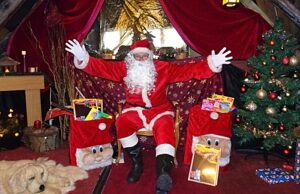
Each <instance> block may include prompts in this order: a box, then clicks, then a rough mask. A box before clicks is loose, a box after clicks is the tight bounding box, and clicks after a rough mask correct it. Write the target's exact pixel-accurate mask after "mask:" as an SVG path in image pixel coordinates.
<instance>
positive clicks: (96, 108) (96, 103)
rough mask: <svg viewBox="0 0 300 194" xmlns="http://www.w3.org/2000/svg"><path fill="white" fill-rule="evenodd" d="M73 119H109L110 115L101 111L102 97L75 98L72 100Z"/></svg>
mask: <svg viewBox="0 0 300 194" xmlns="http://www.w3.org/2000/svg"><path fill="white" fill-rule="evenodd" d="M73 111H74V119H75V120H80V121H91V120H96V119H99V118H101V117H103V118H109V119H111V118H112V117H111V115H109V114H106V113H104V112H103V100H102V99H89V98H83V99H75V100H73Z"/></svg>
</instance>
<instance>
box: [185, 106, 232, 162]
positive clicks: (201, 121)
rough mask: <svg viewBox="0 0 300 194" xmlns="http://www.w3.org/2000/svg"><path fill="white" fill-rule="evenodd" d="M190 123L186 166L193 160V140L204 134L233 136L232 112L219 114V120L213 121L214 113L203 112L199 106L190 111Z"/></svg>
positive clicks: (186, 147)
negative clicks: (212, 115)
mask: <svg viewBox="0 0 300 194" xmlns="http://www.w3.org/2000/svg"><path fill="white" fill-rule="evenodd" d="M189 112H190V113H189V121H188V128H187V136H186V143H185V153H184V164H186V165H190V163H191V159H192V148H191V146H192V138H193V136H201V135H203V134H216V135H220V136H225V137H229V138H230V137H231V135H232V115H233V114H232V112H228V113H219V112H218V113H217V115H218V118H215V119H212V118H211V114H212V113H213V114H215V113H214V112H211V111H207V110H202V109H201V106H199V105H197V106H194V107H192V108H191V109H190V111H189Z"/></svg>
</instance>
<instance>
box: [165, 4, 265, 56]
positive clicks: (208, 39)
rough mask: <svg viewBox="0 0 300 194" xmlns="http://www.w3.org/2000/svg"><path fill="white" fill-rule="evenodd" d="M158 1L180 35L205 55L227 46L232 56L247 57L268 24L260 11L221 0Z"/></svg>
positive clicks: (251, 53) (251, 52)
mask: <svg viewBox="0 0 300 194" xmlns="http://www.w3.org/2000/svg"><path fill="white" fill-rule="evenodd" d="M160 4H161V6H162V8H163V10H164V12H165V13H166V15H167V17H168V18H169V20H170V22H171V23H172V25H173V26H174V28H175V29H176V30H177V32H178V33H179V34H180V36H181V37H182V39H183V40H184V41H185V42H186V43H187V44H188V45H189V46H190V47H191V48H192V49H193V50H195V51H197V52H198V53H200V54H202V55H205V56H207V55H209V54H210V52H211V50H213V49H215V50H216V51H219V50H221V49H222V47H224V46H226V47H227V48H228V49H230V50H231V51H232V56H233V58H234V59H235V60H237V59H248V58H249V57H250V56H253V55H255V54H256V46H257V45H258V43H259V41H260V40H261V35H262V33H263V32H265V31H266V30H267V29H269V28H270V25H269V24H268V23H267V22H266V21H265V20H264V19H263V18H262V17H261V16H260V15H259V14H257V13H255V12H253V11H252V10H250V9H247V8H245V7H243V6H242V5H240V6H237V7H234V8H227V7H224V6H222V1H221V0H206V1H205V0H198V1H195V0H185V1H182V0H172V1H170V0H160Z"/></svg>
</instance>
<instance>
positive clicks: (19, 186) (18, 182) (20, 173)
mask: <svg viewBox="0 0 300 194" xmlns="http://www.w3.org/2000/svg"><path fill="white" fill-rule="evenodd" d="M27 167H28V165H24V166H21V167H20V168H19V169H17V170H16V172H15V173H13V174H12V176H11V177H10V178H9V181H8V183H9V186H10V188H11V190H12V191H13V193H21V192H24V191H25V190H26V188H27V180H26V175H25V170H26V168H27Z"/></svg>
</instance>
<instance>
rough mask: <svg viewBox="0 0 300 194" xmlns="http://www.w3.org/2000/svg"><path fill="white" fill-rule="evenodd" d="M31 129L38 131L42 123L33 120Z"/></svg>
mask: <svg viewBox="0 0 300 194" xmlns="http://www.w3.org/2000/svg"><path fill="white" fill-rule="evenodd" d="M33 128H35V129H40V128H42V122H41V121H40V120H35V121H34V122H33Z"/></svg>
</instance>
